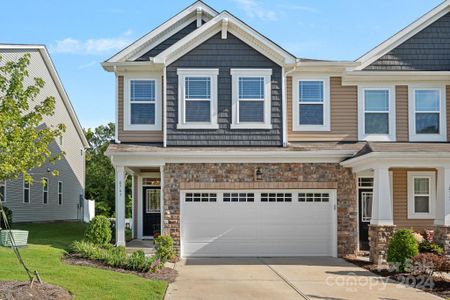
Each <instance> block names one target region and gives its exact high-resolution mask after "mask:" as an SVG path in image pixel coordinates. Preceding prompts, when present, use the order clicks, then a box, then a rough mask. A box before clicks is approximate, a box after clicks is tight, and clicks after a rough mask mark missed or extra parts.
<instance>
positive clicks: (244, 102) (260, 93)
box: [231, 69, 272, 129]
mask: <svg viewBox="0 0 450 300" xmlns="http://www.w3.org/2000/svg"><path fill="white" fill-rule="evenodd" d="M231 76H232V91H231V92H232V102H233V103H232V110H233V112H232V114H233V115H232V123H231V128H232V129H246V128H247V129H271V128H272V120H271V91H272V88H271V84H272V83H271V76H272V69H251V70H248V69H231Z"/></svg>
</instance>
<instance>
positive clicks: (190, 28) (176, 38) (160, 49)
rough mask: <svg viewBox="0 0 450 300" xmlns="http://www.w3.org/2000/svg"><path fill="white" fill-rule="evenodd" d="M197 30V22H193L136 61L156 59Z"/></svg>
mask: <svg viewBox="0 0 450 300" xmlns="http://www.w3.org/2000/svg"><path fill="white" fill-rule="evenodd" d="M195 29H197V21H194V22H192V23H191V24H189V25H187V26H186V27H184V28H183V29H181V30H180V31H178V32H177V33H175V34H174V35H172V36H171V37H169V38H168V39H166V40H165V41H163V42H161V43H160V44H159V45H157V46H155V47H154V48H153V49H151V50H150V51H148V52H147V53H145V54H144V55H142V56H141V57H139V58H138V59H136V61H146V60H148V59H149V57H155V56H156V55H158V54H160V53H161V52H163V51H164V50H166V49H167V48H169V47H170V46H172V45H173V44H175V43H176V42H178V41H179V40H181V39H182V38H184V37H185V36H187V35H188V34H189V33H191V32H192V31H194V30H195Z"/></svg>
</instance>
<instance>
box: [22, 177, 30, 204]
mask: <svg viewBox="0 0 450 300" xmlns="http://www.w3.org/2000/svg"><path fill="white" fill-rule="evenodd" d="M25 184H26V181H25V179H23V185H22V186H23V188H22V202H23V203H25V204H30V203H31V183H28V188H26V187H25ZM25 190H28V202H25Z"/></svg>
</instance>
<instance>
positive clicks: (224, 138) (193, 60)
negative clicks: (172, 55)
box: [167, 32, 282, 146]
mask: <svg viewBox="0 0 450 300" xmlns="http://www.w3.org/2000/svg"><path fill="white" fill-rule="evenodd" d="M178 68H218V69H219V76H218V118H217V121H218V124H219V129H185V130H179V129H177V123H178V75H177V69H178ZM231 68H248V69H272V78H271V79H272V108H271V110H272V112H271V113H272V127H273V128H272V129H270V130H267V129H233V130H232V129H230V125H231V121H232V120H231V118H232V115H231V114H232V112H231V103H232V95H231V74H230V69H231ZM281 86H282V74H281V67H280V66H279V65H277V64H276V63H274V62H273V61H271V60H270V59H268V58H267V57H265V56H264V55H262V54H261V53H259V52H258V51H256V50H255V49H253V48H251V47H250V46H248V45H247V44H245V43H244V42H243V41H241V40H240V39H238V38H237V37H235V36H234V35H232V34H231V33H228V38H227V39H221V33H220V32H219V33H217V34H216V35H215V36H213V37H212V38H210V39H209V40H207V41H206V42H204V43H203V44H201V45H199V46H198V47H196V48H195V49H193V50H192V51H190V52H189V53H187V54H186V55H184V56H183V57H181V58H180V59H178V60H177V61H175V62H174V63H172V64H171V65H169V66H168V67H167V145H168V146H281V145H282V119H281V118H282V111H281V96H282V90H281Z"/></svg>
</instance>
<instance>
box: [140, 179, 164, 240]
mask: <svg viewBox="0 0 450 300" xmlns="http://www.w3.org/2000/svg"><path fill="white" fill-rule="evenodd" d="M160 193H161V191H160V188H155V187H144V188H143V195H144V197H143V198H144V205H143V209H144V211H143V216H144V220H143V222H142V225H143V228H142V233H143V235H144V236H145V237H151V236H154V235H155V234H160V233H161V199H160Z"/></svg>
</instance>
